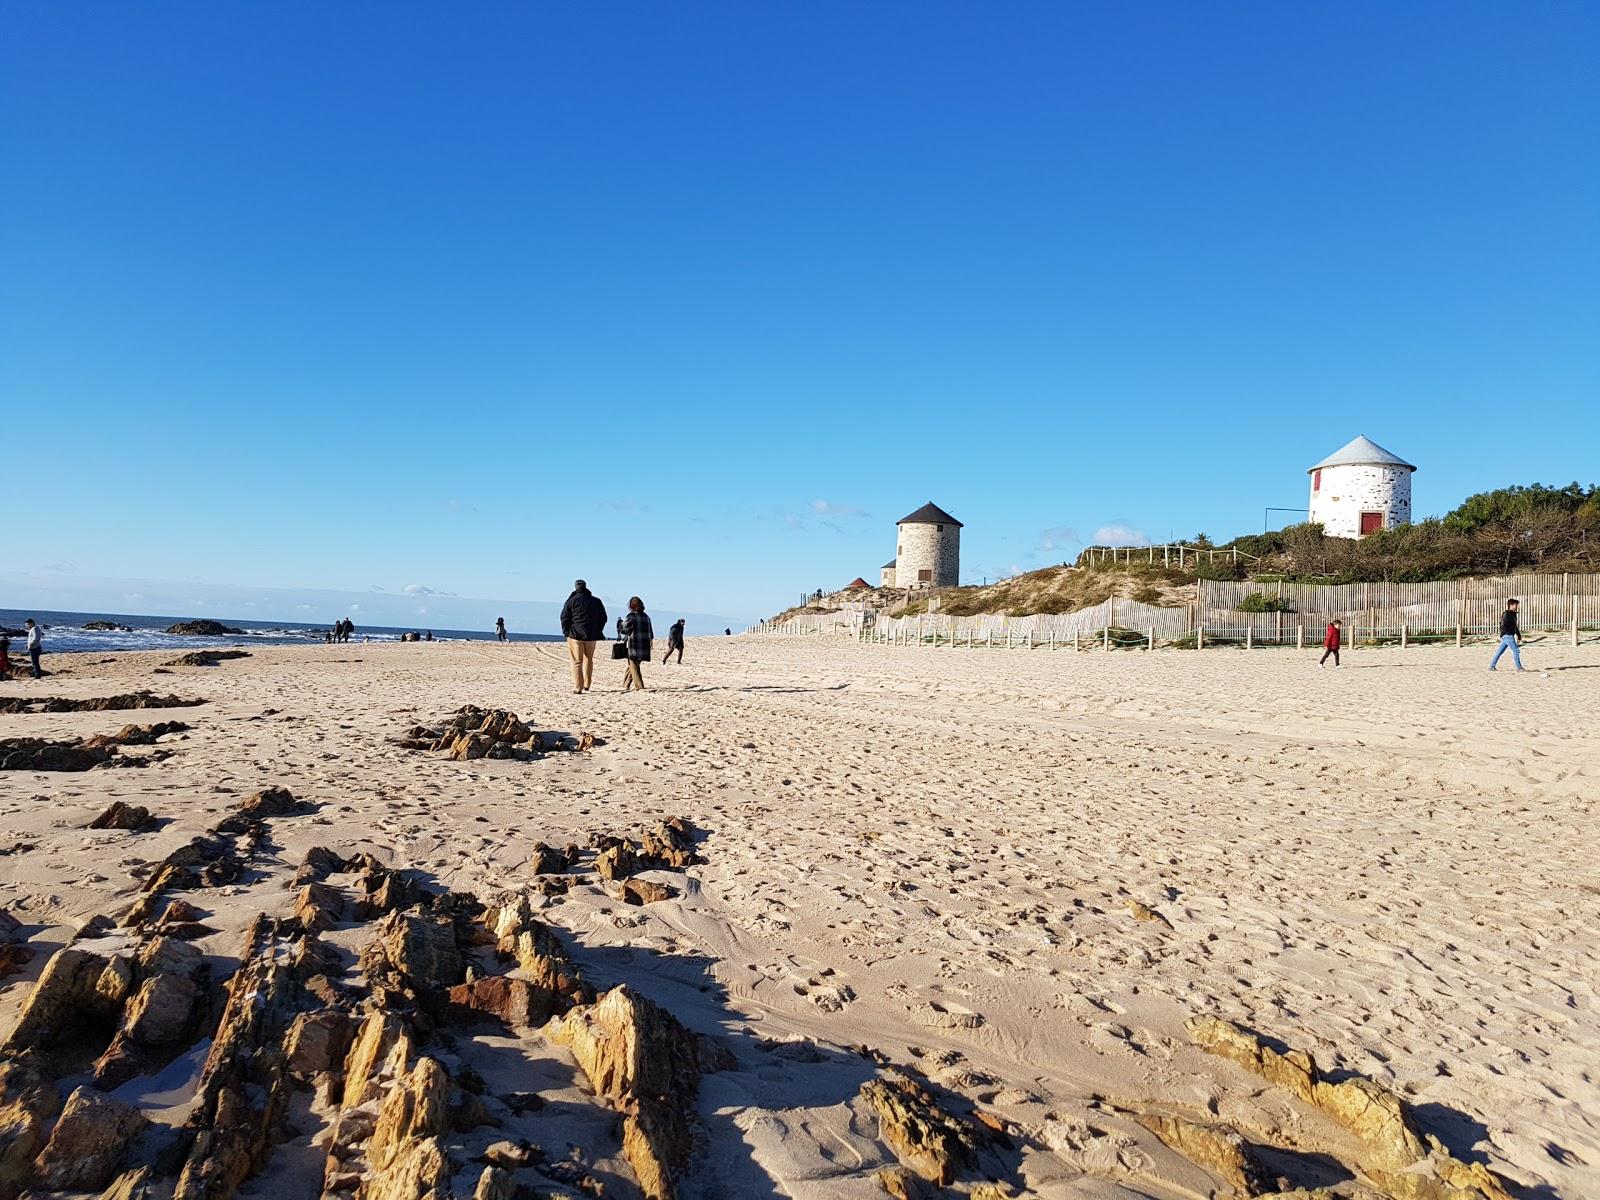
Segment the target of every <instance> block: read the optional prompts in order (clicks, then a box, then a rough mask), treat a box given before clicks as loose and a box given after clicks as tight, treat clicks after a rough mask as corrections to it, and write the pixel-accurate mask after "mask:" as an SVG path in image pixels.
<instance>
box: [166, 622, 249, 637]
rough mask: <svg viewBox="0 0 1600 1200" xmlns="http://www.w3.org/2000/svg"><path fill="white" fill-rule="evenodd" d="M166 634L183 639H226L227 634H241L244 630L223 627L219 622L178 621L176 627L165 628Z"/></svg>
mask: <svg viewBox="0 0 1600 1200" xmlns="http://www.w3.org/2000/svg"><path fill="white" fill-rule="evenodd" d="M167 632H168V633H175V634H180V635H182V636H183V637H226V636H228V635H229V634H239V633H243V632H244V630H242V629H235V628H234V627H233V626H232V625H224V624H223V623H222V622H221V621H211V620H199V621H179V622H178V623H177V624H176V625H169V626H167Z"/></svg>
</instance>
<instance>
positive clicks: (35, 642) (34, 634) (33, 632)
mask: <svg viewBox="0 0 1600 1200" xmlns="http://www.w3.org/2000/svg"><path fill="white" fill-rule="evenodd" d="M22 627H23V628H24V629H26V630H27V631H28V657H29V659H31V660H32V662H33V677H34V678H35V679H43V678H44V672H43V671H41V670H40V669H39V655H41V654H43V653H44V636H43V634H42V633H41V632H40V629H39V626H38V625H36V624H35V623H34V620H33V618H32V617H29V618H28V619H27V620H26V621H24V622H23V623H22Z"/></svg>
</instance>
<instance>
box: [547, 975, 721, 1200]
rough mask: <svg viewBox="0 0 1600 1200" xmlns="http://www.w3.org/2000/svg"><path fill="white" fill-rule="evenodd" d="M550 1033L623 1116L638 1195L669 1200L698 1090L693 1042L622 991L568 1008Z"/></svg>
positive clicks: (670, 1020) (651, 1005) (666, 1017)
mask: <svg viewBox="0 0 1600 1200" xmlns="http://www.w3.org/2000/svg"><path fill="white" fill-rule="evenodd" d="M552 1033H553V1036H554V1038H555V1040H556V1041H557V1042H559V1043H561V1044H562V1045H565V1046H567V1047H568V1048H569V1049H570V1050H571V1051H572V1056H573V1057H574V1058H576V1059H577V1060H578V1065H579V1066H580V1067H582V1068H583V1073H584V1074H585V1075H586V1076H588V1078H589V1082H590V1084H591V1085H592V1086H593V1087H594V1090H595V1091H596V1092H597V1093H598V1094H599V1095H601V1096H604V1097H605V1098H606V1099H608V1100H610V1101H611V1102H612V1103H613V1104H614V1105H615V1106H616V1107H617V1108H618V1110H619V1111H621V1112H622V1114H623V1122H622V1153H623V1156H624V1157H625V1158H626V1159H627V1160H628V1164H629V1165H630V1166H631V1167H632V1168H633V1172H634V1175H635V1176H636V1177H637V1179H638V1181H639V1186H640V1189H641V1190H642V1191H643V1192H644V1194H645V1195H646V1196H647V1197H649V1198H650V1200H670V1198H671V1197H672V1195H673V1186H672V1182H673V1180H674V1179H675V1178H676V1177H677V1176H678V1175H679V1174H681V1173H682V1171H683V1170H684V1168H685V1167H686V1166H687V1165H688V1161H689V1151H690V1144H691V1143H690V1136H689V1124H688V1114H689V1113H691V1112H693V1111H694V1098H695V1094H696V1092H697V1091H698V1090H699V1086H700V1066H699V1047H698V1045H697V1044H696V1041H695V1037H694V1035H693V1034H691V1033H690V1032H689V1031H688V1030H687V1029H685V1028H684V1027H683V1026H682V1025H680V1024H679V1023H678V1021H677V1019H676V1018H675V1017H673V1016H672V1014H671V1013H669V1012H667V1010H666V1009H664V1008H662V1007H661V1006H660V1005H658V1004H656V1003H655V1002H654V1001H652V1000H649V999H647V998H646V997H644V996H641V995H639V994H638V993H637V992H635V991H634V990H633V989H632V988H630V987H628V986H627V985H626V984H620V985H618V986H617V987H614V988H612V989H611V990H610V991H609V992H607V993H606V994H605V995H604V996H602V997H601V998H600V999H599V1000H598V1001H596V1002H595V1003H594V1004H592V1005H589V1006H587V1007H584V1008H578V1009H574V1010H573V1011H572V1012H571V1013H569V1014H568V1015H567V1016H566V1017H565V1018H563V1019H562V1021H561V1023H560V1025H559V1026H558V1027H556V1028H555V1029H554V1030H553V1031H552Z"/></svg>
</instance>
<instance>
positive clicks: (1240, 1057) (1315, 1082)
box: [1187, 1016, 1508, 1200]
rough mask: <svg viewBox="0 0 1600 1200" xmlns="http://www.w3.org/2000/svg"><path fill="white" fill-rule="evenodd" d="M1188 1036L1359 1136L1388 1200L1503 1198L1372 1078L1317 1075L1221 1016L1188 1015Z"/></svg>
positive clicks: (1481, 1170) (1307, 1062)
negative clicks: (1425, 1136) (1426, 1135)
mask: <svg viewBox="0 0 1600 1200" xmlns="http://www.w3.org/2000/svg"><path fill="white" fill-rule="evenodd" d="M1187 1027H1188V1030H1189V1036H1190V1037H1191V1038H1193V1039H1194V1041H1195V1043H1196V1044H1198V1045H1200V1046H1201V1047H1203V1048H1204V1049H1206V1050H1209V1051H1211V1052H1212V1053H1213V1054H1220V1055H1222V1056H1223V1057H1224V1058H1228V1059H1231V1060H1232V1061H1234V1062H1236V1063H1238V1064H1239V1065H1240V1066H1242V1067H1245V1068H1246V1069H1247V1070H1250V1071H1253V1072H1254V1073H1255V1074H1257V1075H1260V1076H1262V1077H1263V1078H1264V1079H1267V1080H1269V1081H1270V1082H1272V1083H1275V1084H1277V1085H1278V1086H1280V1087H1283V1088H1284V1089H1286V1090H1287V1091H1290V1092H1292V1093H1293V1094H1294V1095H1296V1096H1298V1097H1299V1098H1300V1099H1302V1100H1304V1101H1306V1102H1308V1103H1310V1104H1312V1105H1314V1106H1315V1107H1317V1108H1319V1109H1321V1110H1322V1111H1323V1112H1325V1113H1327V1114H1328V1115H1329V1116H1330V1117H1332V1118H1333V1119H1334V1120H1335V1121H1337V1122H1339V1123H1340V1124H1341V1125H1343V1126H1344V1127H1345V1128H1347V1129H1349V1130H1350V1131H1351V1132H1352V1133H1354V1134H1355V1135H1356V1136H1357V1137H1359V1138H1360V1139H1361V1142H1362V1145H1363V1146H1364V1147H1365V1149H1366V1154H1365V1156H1364V1157H1365V1158H1366V1162H1364V1164H1363V1169H1364V1170H1365V1171H1366V1172H1367V1174H1369V1175H1370V1176H1371V1177H1372V1178H1373V1179H1374V1180H1375V1181H1377V1182H1379V1183H1380V1184H1381V1186H1382V1187H1383V1188H1384V1190H1385V1191H1387V1192H1388V1193H1389V1194H1390V1195H1391V1196H1392V1197H1395V1198H1396V1200H1508V1197H1507V1193H1506V1190H1505V1186H1504V1184H1502V1183H1501V1181H1500V1180H1499V1178H1498V1177H1497V1176H1496V1175H1495V1174H1494V1173H1493V1172H1492V1171H1490V1170H1489V1169H1488V1168H1486V1167H1484V1166H1482V1165H1481V1164H1478V1163H1473V1164H1471V1165H1468V1164H1466V1163H1463V1162H1461V1161H1459V1160H1458V1159H1456V1158H1454V1157H1452V1156H1451V1155H1450V1154H1449V1152H1448V1151H1446V1150H1445V1148H1444V1146H1443V1145H1441V1144H1440V1143H1439V1141H1438V1140H1437V1139H1435V1138H1430V1139H1429V1142H1428V1143H1426V1144H1425V1143H1424V1142H1423V1140H1422V1138H1421V1137H1420V1136H1419V1135H1418V1133H1417V1129H1416V1126H1415V1125H1414V1124H1413V1122H1412V1120H1411V1115H1410V1110H1409V1108H1408V1107H1407V1105H1406V1103H1405V1101H1404V1100H1402V1099H1401V1098H1400V1097H1399V1096H1398V1095H1396V1094H1395V1093H1394V1092H1392V1091H1390V1090H1389V1089H1388V1088H1386V1087H1384V1086H1383V1085H1382V1084H1380V1083H1376V1082H1374V1081H1373V1080H1370V1079H1365V1078H1362V1077H1361V1076H1359V1075H1357V1076H1352V1077H1351V1078H1349V1079H1344V1080H1341V1081H1339V1082H1337V1083H1333V1082H1329V1081H1328V1080H1325V1079H1322V1078H1321V1077H1320V1075H1319V1072H1318V1070H1317V1064H1316V1061H1315V1060H1314V1059H1313V1058H1312V1057H1311V1055H1310V1054H1308V1053H1306V1052H1305V1051H1304V1050H1284V1051H1280V1050H1278V1049H1276V1048H1275V1047H1273V1046H1270V1045H1268V1044H1267V1041H1266V1039H1264V1038H1262V1037H1261V1036H1259V1035H1258V1034H1255V1033H1252V1032H1251V1031H1249V1030H1247V1029H1244V1028H1243V1027H1241V1026H1238V1025H1235V1024H1233V1023H1232V1022H1231V1021H1226V1020H1224V1019H1222V1018H1221V1017H1213V1016H1201V1017H1192V1018H1190V1020H1189V1021H1188V1023H1187Z"/></svg>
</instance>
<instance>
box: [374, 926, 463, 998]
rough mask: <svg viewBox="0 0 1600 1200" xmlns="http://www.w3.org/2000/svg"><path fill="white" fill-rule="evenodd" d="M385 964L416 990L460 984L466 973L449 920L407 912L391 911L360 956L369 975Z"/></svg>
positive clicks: (453, 928) (453, 929) (435, 988)
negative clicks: (403, 977)
mask: <svg viewBox="0 0 1600 1200" xmlns="http://www.w3.org/2000/svg"><path fill="white" fill-rule="evenodd" d="M383 963H387V964H388V965H389V966H391V967H393V968H394V970H396V971H398V972H399V973H400V974H401V975H403V976H405V978H406V979H407V980H408V981H409V982H410V983H411V985H412V986H413V987H415V988H417V989H419V990H424V991H426V990H430V989H433V990H437V989H444V988H448V987H451V986H452V985H454V984H457V983H460V982H461V981H462V978H463V976H464V975H465V974H466V964H465V963H464V962H463V961H462V958H461V949H460V947H459V946H458V945H457V944H456V934H455V927H454V925H453V924H452V923H451V922H449V921H442V920H436V919H434V918H433V917H422V916H415V915H413V914H410V913H398V912H394V913H390V914H389V915H388V916H386V917H385V918H384V919H383V921H382V923H380V924H379V926H378V929H377V937H376V938H375V939H374V941H373V942H372V943H371V945H369V946H368V947H367V949H366V950H365V951H363V952H362V955H361V965H362V968H363V969H364V970H366V971H367V972H368V974H372V973H374V969H375V968H378V967H380V966H381V964H383Z"/></svg>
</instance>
